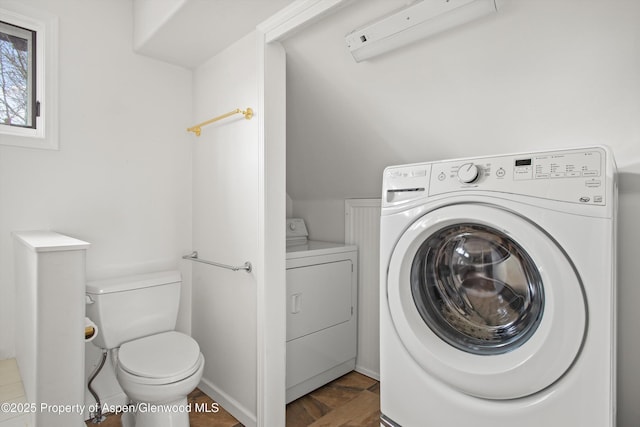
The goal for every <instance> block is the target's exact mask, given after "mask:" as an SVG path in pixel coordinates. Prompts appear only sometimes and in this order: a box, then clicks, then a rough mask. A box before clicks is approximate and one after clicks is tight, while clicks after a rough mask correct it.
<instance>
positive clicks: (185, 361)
mask: <svg viewBox="0 0 640 427" xmlns="http://www.w3.org/2000/svg"><path fill="white" fill-rule="evenodd" d="M202 363H203V357H202V354H201V353H200V347H199V346H198V343H197V342H196V341H195V340H194V339H193V338H191V337H190V336H188V335H185V334H182V333H180V332H176V331H169V332H162V333H160V334H156V335H151V336H148V337H144V338H139V339H136V340H133V341H129V342H127V343H124V344H123V345H122V346H121V347H120V351H119V354H118V367H119V368H120V369H121V370H122V371H124V372H126V373H128V374H130V376H134V377H135V380H136V382H140V383H145V384H168V383H173V382H177V381H180V380H182V379H184V378H187V377H189V376H191V375H193V374H194V373H195V372H196V371H197V370H198V368H199V367H200V365H201V364H202Z"/></svg>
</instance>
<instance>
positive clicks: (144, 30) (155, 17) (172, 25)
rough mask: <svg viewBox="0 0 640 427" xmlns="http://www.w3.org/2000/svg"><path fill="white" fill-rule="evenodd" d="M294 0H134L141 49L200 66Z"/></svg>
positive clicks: (136, 42) (137, 41) (137, 44)
mask: <svg viewBox="0 0 640 427" xmlns="http://www.w3.org/2000/svg"><path fill="white" fill-rule="evenodd" d="M292 2H293V0H134V6H133V7H134V19H135V29H134V47H135V50H136V52H138V53H141V54H143V55H147V56H151V57H153V58H157V59H160V60H163V61H166V62H169V63H172V64H176V65H180V66H183V67H186V68H195V67H197V66H198V65H200V64H202V63H203V62H205V61H206V60H207V59H209V58H211V57H212V56H214V55H215V54H216V53H218V52H220V51H221V50H223V49H224V48H226V47H227V46H230V45H231V44H232V43H234V42H235V41H237V40H239V39H240V38H242V37H243V36H245V35H247V34H248V33H250V32H251V31H252V30H254V29H255V28H256V25H258V24H260V23H261V22H263V21H264V20H266V19H267V18H269V17H271V16H272V15H274V14H275V13H276V12H278V11H280V10H281V9H283V8H284V7H286V6H287V5H289V4H290V3H292Z"/></svg>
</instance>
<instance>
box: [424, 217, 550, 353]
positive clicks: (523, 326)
mask: <svg viewBox="0 0 640 427" xmlns="http://www.w3.org/2000/svg"><path fill="white" fill-rule="evenodd" d="M411 292H412V295H413V300H414V302H415V305H416V307H417V309H418V312H419V313H420V316H421V317H422V319H423V320H424V322H425V323H426V324H427V325H428V326H429V327H430V328H431V330H432V331H433V332H434V333H435V334H436V335H438V336H439V337H440V338H441V339H443V340H444V341H445V342H447V343H449V344H450V345H452V346H454V347H456V348H458V349H460V350H464V351H466V352H469V353H473V354H479V355H491V354H502V353H506V352H509V351H511V350H513V349H515V348H517V347H519V346H520V345H522V344H524V343H525V342H526V341H527V340H528V339H529V337H531V335H532V334H533V333H534V332H535V330H536V328H537V327H538V325H539V323H540V321H541V319H542V313H543V309H544V290H543V284H542V280H541V278H540V274H539V272H538V269H537V268H536V266H535V264H534V262H533V260H532V259H531V257H530V256H529V255H528V254H527V253H526V251H525V250H524V249H523V248H522V247H521V246H520V245H519V244H518V243H516V242H515V241H514V240H513V239H511V238H509V237H508V236H507V235H506V234H504V233H502V232H500V231H498V230H496V229H494V228H491V227H488V226H486V225H481V224H473V223H466V224H456V225H452V226H449V227H446V228H442V229H440V230H438V231H437V232H435V233H433V234H431V235H430V236H429V237H428V238H427V239H426V240H425V241H424V242H423V243H422V245H421V246H420V248H419V249H418V251H417V252H416V255H415V257H414V259H413V263H412V266H411Z"/></svg>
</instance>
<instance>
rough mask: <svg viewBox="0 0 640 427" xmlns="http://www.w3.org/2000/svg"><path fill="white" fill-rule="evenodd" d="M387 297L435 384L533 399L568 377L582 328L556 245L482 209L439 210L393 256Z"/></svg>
mask: <svg viewBox="0 0 640 427" xmlns="http://www.w3.org/2000/svg"><path fill="white" fill-rule="evenodd" d="M387 297H388V302H389V310H390V313H391V317H392V319H393V323H394V326H395V328H396V331H397V333H398V336H399V337H400V339H401V341H402V342H403V344H404V345H405V347H406V348H407V350H408V352H409V353H410V354H411V355H412V357H413V358H414V359H415V360H416V362H418V364H419V365H420V366H421V367H422V368H423V369H424V370H425V371H427V372H428V373H429V374H430V375H432V376H434V377H437V378H439V379H440V380H441V381H443V382H445V383H448V384H449V385H451V386H452V387H454V388H456V389H458V390H461V391H463V392H465V393H467V394H470V395H473V396H478V397H483V398H489V399H512V398H518V397H523V396H528V395H531V394H534V393H536V392H538V391H540V390H542V389H544V388H546V387H548V386H549V385H551V384H553V383H554V382H555V381H557V380H558V379H559V378H560V377H562V376H563V375H564V373H565V372H566V371H567V370H568V369H570V367H571V365H572V364H573V363H574V361H575V359H576V357H577V356H578V354H579V351H580V347H581V345H582V342H583V339H584V336H585V328H586V324H587V322H586V308H585V307H586V302H585V297H584V292H583V289H582V286H581V282H580V278H579V277H578V275H577V274H576V272H575V269H574V267H573V265H572V263H571V261H570V259H569V258H568V257H567V255H566V254H565V253H564V251H563V250H562V249H561V248H560V247H559V246H558V244H557V243H556V242H555V241H554V240H553V239H552V238H551V237H550V236H548V235H547V234H546V233H545V232H544V231H543V230H542V229H540V228H539V227H537V226H536V225H535V224H533V223H531V222H529V221H528V220H526V219H524V218H522V217H520V216H519V215H517V214H515V213H513V212H510V211H507V210H504V209H502V208H499V207H496V206H490V205H483V204H472V203H468V204H459V205H452V206H445V207H442V208H439V209H436V210H434V211H432V212H429V213H428V214H426V215H424V216H423V217H421V218H419V219H418V220H417V221H415V222H414V223H413V224H412V226H411V227H409V228H408V229H407V230H406V231H405V233H404V234H403V235H402V236H401V238H400V240H399V241H398V243H397V245H396V247H395V248H394V251H393V253H392V256H391V260H390V264H389V269H388V277H387Z"/></svg>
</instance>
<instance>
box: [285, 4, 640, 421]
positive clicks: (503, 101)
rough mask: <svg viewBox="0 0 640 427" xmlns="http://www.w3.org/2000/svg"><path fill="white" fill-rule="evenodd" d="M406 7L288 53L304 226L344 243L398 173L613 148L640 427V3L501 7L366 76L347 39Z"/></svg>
mask: <svg viewBox="0 0 640 427" xmlns="http://www.w3.org/2000/svg"><path fill="white" fill-rule="evenodd" d="M406 3H407V2H406V1H403V0H367V1H359V2H353V3H351V4H350V5H349V6H348V7H345V8H344V9H342V10H341V11H340V13H338V14H335V15H332V16H330V17H328V18H327V19H325V20H324V21H322V22H320V23H318V24H316V25H314V26H313V27H312V28H310V29H308V30H305V31H303V32H300V33H298V34H296V35H295V36H293V37H291V38H290V39H289V40H286V41H285V42H284V45H285V48H286V50H287V57H288V69H287V76H288V81H287V83H288V87H287V108H288V110H287V111H288V113H287V124H288V128H287V192H288V194H289V195H290V196H291V198H292V200H293V216H301V217H303V218H306V219H307V221H308V226H309V231H310V236H311V237H312V238H315V239H320V240H342V238H343V236H344V219H343V218H344V216H343V204H342V200H343V199H345V198H363V197H379V193H380V185H381V176H382V170H383V168H384V167H385V166H387V165H391V164H401V163H411V162H420V161H431V160H438V159H445V158H455V157H463V156H476V155H489V154H497V153H506V152H519V151H528V150H536V149H546V148H561V147H572V146H580V145H588V144H607V145H609V146H611V147H612V148H613V150H614V153H615V155H616V157H617V161H618V165H619V166H620V170H621V172H622V175H621V185H620V208H621V209H620V210H621V212H620V223H619V227H620V231H621V232H620V235H619V239H620V245H619V249H620V283H619V294H620V307H619V347H618V352H619V376H618V378H619V396H618V399H619V426H620V427H627V426H629V427H630V426H632V425H636V424H637V420H638V419H639V418H640V406H638V405H637V396H638V395H640V362H638V361H640V345H639V344H638V343H637V341H638V340H637V339H636V335H637V334H636V333H635V328H636V325H637V324H639V323H640V314H638V310H637V309H636V306H637V304H638V299H639V298H640V294H638V291H637V290H636V289H637V286H636V282H637V272H636V270H635V263H636V262H637V261H636V260H635V258H636V257H635V253H636V252H637V251H636V250H635V246H636V244H637V242H638V240H639V238H640V225H638V223H637V221H636V220H634V219H633V218H637V212H638V206H640V185H639V182H640V178H639V176H640V121H639V120H638V117H640V46H639V44H638V40H640V26H639V25H638V23H639V22H640V2H638V1H636V0H610V1H598V0H562V1H554V0H536V1H531V0H529V1H527V0H499V5H500V6H501V10H500V12H499V13H498V14H497V15H494V16H489V17H486V18H484V19H482V20H479V21H476V22H473V23H470V24H468V25H466V26H464V27H459V28H457V29H454V30H452V31H449V32H447V33H444V34H440V35H438V36H436V37H433V38H431V39H428V40H424V41H421V42H418V43H416V44H414V45H412V46H408V47H406V48H403V49H401V50H398V51H395V52H392V53H389V54H387V55H384V56H381V57H378V58H375V59H373V60H370V61H367V62H363V63H359V64H358V63H355V62H354V61H353V59H352V57H351V55H350V54H349V53H348V51H347V49H346V47H345V44H344V35H345V34H347V33H348V32H350V31H352V30H354V29H356V28H358V27H360V26H361V25H363V24H365V23H367V22H369V21H372V20H375V19H377V18H378V17H380V16H382V15H384V14H385V13H388V12H390V11H391V10H394V9H396V8H399V7H402V6H404V5H405V4H406ZM594 392H597V391H594Z"/></svg>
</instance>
